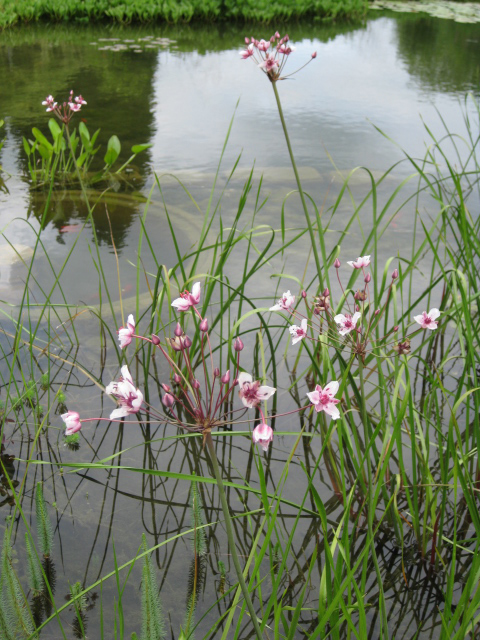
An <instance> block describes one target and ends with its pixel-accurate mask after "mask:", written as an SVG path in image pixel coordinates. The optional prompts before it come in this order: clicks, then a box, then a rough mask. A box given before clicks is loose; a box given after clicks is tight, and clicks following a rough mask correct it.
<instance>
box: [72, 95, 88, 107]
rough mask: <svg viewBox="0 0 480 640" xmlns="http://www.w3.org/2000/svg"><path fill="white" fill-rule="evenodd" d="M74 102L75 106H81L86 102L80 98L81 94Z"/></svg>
mask: <svg viewBox="0 0 480 640" xmlns="http://www.w3.org/2000/svg"><path fill="white" fill-rule="evenodd" d="M75 102H76V103H77V104H79V105H80V106H82V105H84V104H87V101H86V100H85V99H84V98H82V94H80V95H79V96H76V97H75Z"/></svg>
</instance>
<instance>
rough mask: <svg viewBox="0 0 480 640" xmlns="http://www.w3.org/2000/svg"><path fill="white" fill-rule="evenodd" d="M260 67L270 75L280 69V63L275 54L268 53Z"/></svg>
mask: <svg viewBox="0 0 480 640" xmlns="http://www.w3.org/2000/svg"><path fill="white" fill-rule="evenodd" d="M258 66H259V67H260V69H265V71H266V72H267V73H268V72H269V71H273V70H274V69H278V66H279V62H278V60H277V59H276V58H275V56H274V55H273V53H267V55H266V56H265V60H264V61H263V62H260V64H259V65H258Z"/></svg>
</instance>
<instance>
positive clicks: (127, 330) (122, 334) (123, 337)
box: [118, 314, 135, 349]
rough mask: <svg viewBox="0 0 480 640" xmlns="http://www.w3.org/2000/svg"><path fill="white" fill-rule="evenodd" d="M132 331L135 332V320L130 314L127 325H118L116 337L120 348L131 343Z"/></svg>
mask: <svg viewBox="0 0 480 640" xmlns="http://www.w3.org/2000/svg"><path fill="white" fill-rule="evenodd" d="M134 333H135V320H134V318H133V315H132V314H130V315H129V316H128V318H127V326H126V327H120V329H119V330H118V339H119V341H120V349H124V348H125V347H127V346H128V345H129V344H130V343H131V341H132V336H133V334H134Z"/></svg>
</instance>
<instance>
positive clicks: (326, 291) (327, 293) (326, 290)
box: [322, 287, 330, 298]
mask: <svg viewBox="0 0 480 640" xmlns="http://www.w3.org/2000/svg"><path fill="white" fill-rule="evenodd" d="M322 295H323V296H324V297H325V298H328V296H329V295H330V290H329V289H328V287H327V288H326V289H324V290H323V294H322Z"/></svg>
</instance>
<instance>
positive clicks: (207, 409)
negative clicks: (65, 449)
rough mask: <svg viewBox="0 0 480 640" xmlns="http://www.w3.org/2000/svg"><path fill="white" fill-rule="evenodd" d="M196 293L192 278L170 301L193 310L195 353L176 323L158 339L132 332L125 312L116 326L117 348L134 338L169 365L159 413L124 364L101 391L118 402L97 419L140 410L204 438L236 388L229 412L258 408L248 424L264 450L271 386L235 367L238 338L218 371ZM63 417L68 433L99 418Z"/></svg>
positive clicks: (220, 418)
mask: <svg viewBox="0 0 480 640" xmlns="http://www.w3.org/2000/svg"><path fill="white" fill-rule="evenodd" d="M200 296H201V284H200V282H196V283H195V284H194V285H193V288H192V291H191V292H190V291H188V290H185V291H183V292H182V293H180V296H179V297H178V298H176V299H175V300H174V301H173V302H172V306H173V307H174V308H175V309H176V310H177V311H179V312H180V313H186V312H188V311H189V310H191V311H192V312H193V314H194V315H195V317H196V319H197V321H198V330H199V334H200V354H199V356H198V355H197V354H193V353H192V352H191V347H192V344H193V343H192V340H191V338H190V337H189V336H188V335H187V334H186V333H185V332H184V330H183V328H182V325H181V324H180V323H179V322H177V325H176V327H175V329H174V332H173V337H172V338H167V339H166V341H165V343H164V344H162V343H161V340H160V338H159V337H158V336H157V335H151V336H149V337H147V336H143V335H141V334H139V333H137V330H136V326H135V319H134V317H133V315H129V316H128V319H127V323H126V325H125V326H124V327H120V329H119V330H118V339H119V342H120V347H121V348H122V349H125V348H126V347H128V345H129V344H130V343H131V342H132V340H133V339H134V338H138V339H140V340H144V341H146V342H150V343H151V344H152V345H154V346H155V347H156V348H157V349H158V350H159V351H160V353H161V354H162V356H163V357H164V358H165V360H166V361H167V363H168V365H169V369H170V378H169V379H168V380H166V381H164V382H162V383H161V388H162V390H163V395H162V405H163V410H162V412H160V411H158V410H157V409H155V408H154V407H151V406H149V405H147V404H146V403H145V401H144V396H143V393H142V392H141V390H140V389H138V388H136V386H135V384H134V382H133V378H132V376H131V374H130V371H129V370H128V367H127V366H126V365H125V366H123V367H122V370H121V376H120V378H119V379H118V380H116V381H113V382H110V384H108V385H107V387H106V389H105V392H106V393H107V394H108V395H110V396H111V397H112V398H113V399H114V400H116V402H117V404H118V407H117V408H116V409H114V410H113V411H112V412H111V414H110V418H109V419H107V418H102V419H103V420H110V421H112V420H113V421H115V420H123V419H124V418H126V417H128V416H129V415H136V414H138V413H139V412H140V411H144V412H145V413H146V414H148V417H149V419H153V420H158V421H162V422H169V423H171V424H173V425H176V426H178V427H181V428H183V429H185V430H186V431H190V432H195V433H201V434H202V435H203V440H204V443H205V440H206V438H207V436H208V435H209V434H210V432H211V430H212V429H213V428H216V427H218V426H221V425H223V424H227V423H230V422H231V421H232V419H231V412H230V411H229V417H228V419H227V418H226V415H225V413H226V410H225V407H226V406H227V402H228V401H229V400H231V399H233V395H234V392H235V390H236V388H237V387H238V396H239V398H240V400H241V403H242V405H243V407H242V408H240V409H237V410H236V411H234V414H235V413H237V414H238V412H242V414H244V413H245V412H246V411H247V410H248V409H257V410H258V411H259V413H260V416H261V422H260V424H258V425H257V426H256V427H255V428H254V429H253V433H252V439H253V442H254V443H258V444H260V445H261V446H262V447H263V449H264V450H265V451H267V449H268V445H269V444H270V442H272V440H273V430H272V428H271V427H270V426H269V425H268V424H267V417H266V416H265V415H264V413H263V411H262V408H261V404H262V403H263V402H266V401H267V400H268V399H269V398H271V397H272V396H273V394H274V393H275V391H276V389H274V388H273V387H269V386H267V385H263V384H262V382H261V381H259V380H254V379H253V378H252V376H251V375H250V374H249V373H247V372H245V371H240V354H241V352H242V351H243V348H244V345H243V342H242V340H241V338H239V337H237V338H236V339H235V340H234V343H233V348H234V351H235V353H236V363H235V368H234V370H233V371H232V372H231V371H230V370H227V371H224V372H221V371H220V369H219V368H218V367H216V366H215V363H214V360H213V350H212V346H211V341H210V336H209V330H208V320H207V318H204V317H202V315H201V313H200V312H199V310H198V309H197V306H198V304H199V303H200ZM196 365H200V366H196ZM197 370H199V371H201V372H202V375H201V376H199V377H197V373H196V372H197ZM62 419H63V421H64V422H65V425H66V432H65V434H66V435H67V436H70V435H73V434H76V433H78V431H79V430H80V428H81V424H82V422H86V421H91V420H98V418H87V419H84V420H82V419H80V416H79V414H78V412H76V411H69V412H67V413H65V414H63V415H62ZM77 437H78V436H77Z"/></svg>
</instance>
